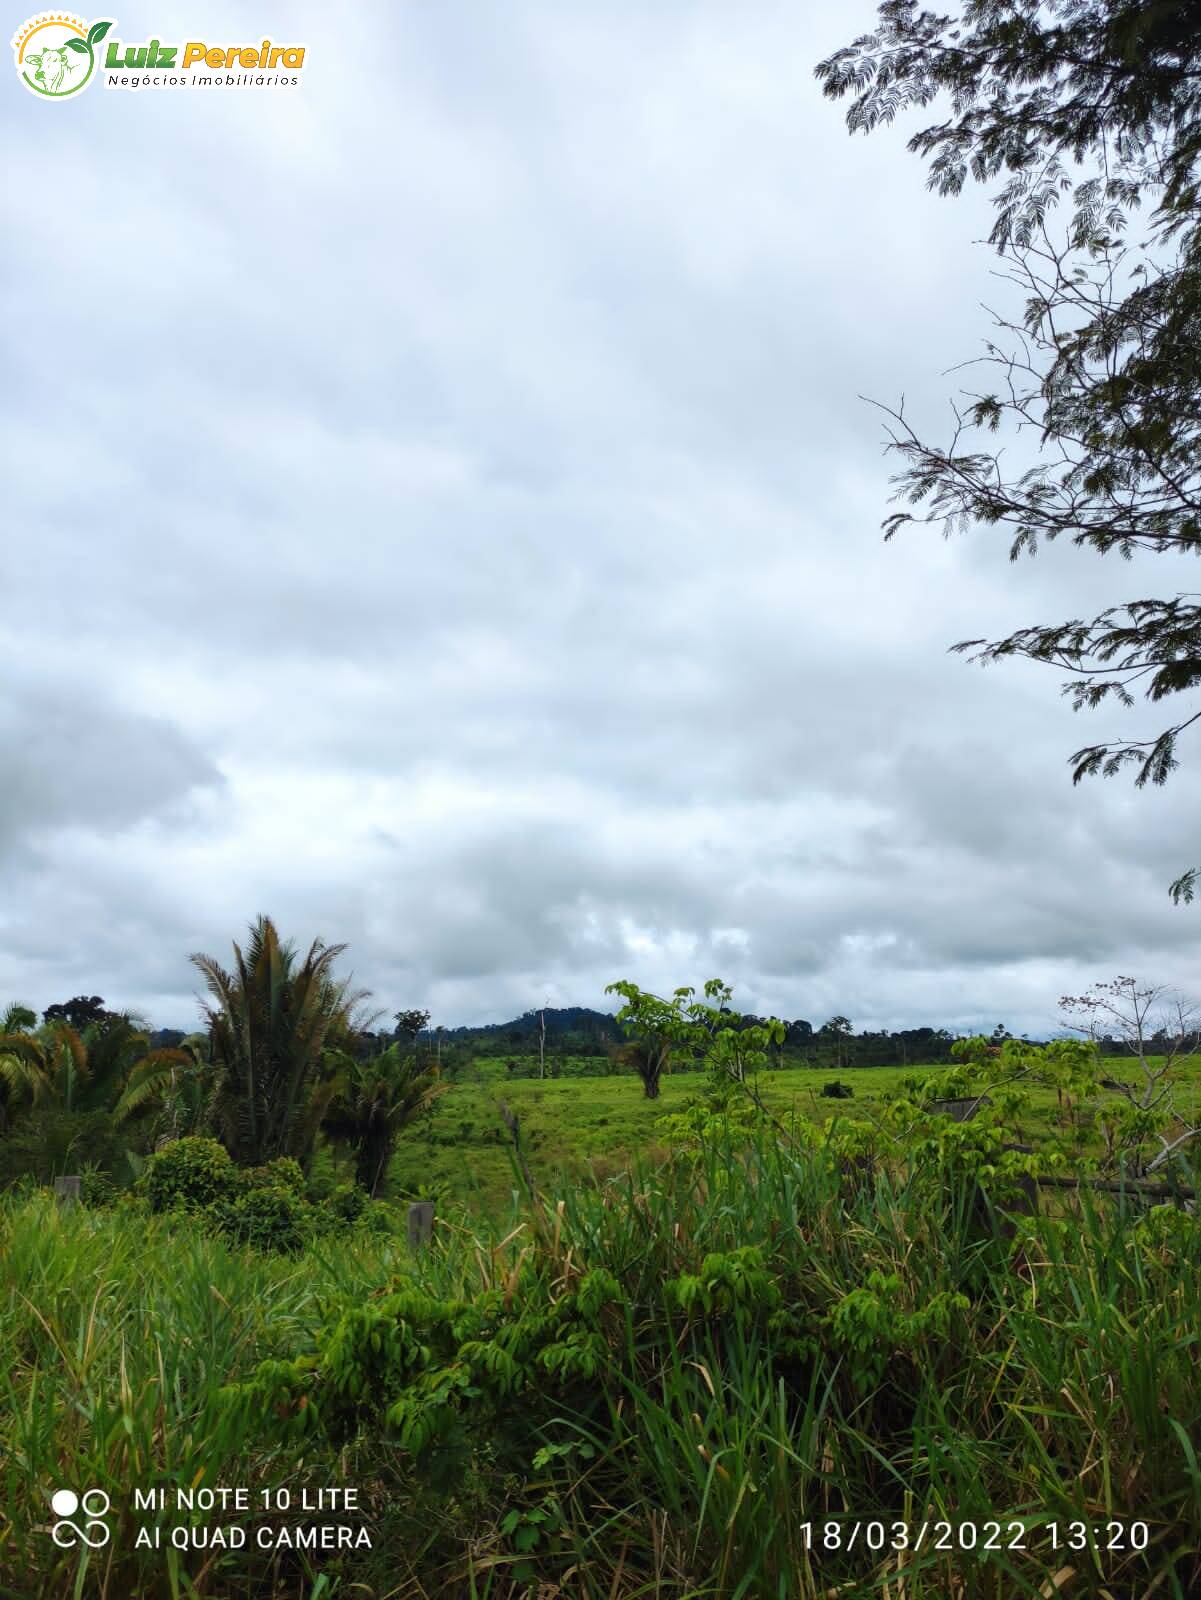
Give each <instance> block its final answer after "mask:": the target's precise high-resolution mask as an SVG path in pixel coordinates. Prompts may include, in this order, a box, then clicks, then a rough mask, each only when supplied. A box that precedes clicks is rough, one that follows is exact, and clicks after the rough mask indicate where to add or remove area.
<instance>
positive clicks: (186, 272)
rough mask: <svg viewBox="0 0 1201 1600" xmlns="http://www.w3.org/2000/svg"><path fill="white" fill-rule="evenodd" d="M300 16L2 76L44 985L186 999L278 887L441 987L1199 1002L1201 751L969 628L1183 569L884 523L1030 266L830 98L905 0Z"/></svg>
mask: <svg viewBox="0 0 1201 1600" xmlns="http://www.w3.org/2000/svg"><path fill="white" fill-rule="evenodd" d="M286 10H287V17H286V23H285V22H283V21H281V20H280V17H279V15H278V13H277V14H275V15H269V14H267V13H266V12H264V13H263V15H262V16H261V18H260V17H258V16H257V15H256V14H254V13H253V8H247V7H246V6H245V5H244V4H243V5H240V6H237V7H234V6H229V5H226V6H222V5H213V4H204V3H202V4H199V5H197V6H195V7H191V6H175V5H169V4H154V5H150V4H142V0H139V4H138V9H137V10H136V11H128V12H127V11H120V12H119V13H118V16H117V25H116V33H117V34H119V35H120V36H121V37H122V38H124V39H128V40H144V39H147V38H149V37H151V36H156V37H158V38H160V39H162V40H173V39H190V38H196V37H202V38H204V39H205V40H206V41H209V42H212V43H225V42H241V41H243V40H244V39H245V38H246V37H248V36H251V35H252V36H253V38H254V40H256V41H257V39H258V38H259V37H260V32H263V33H269V34H270V35H271V37H272V38H274V39H276V40H280V41H282V40H283V39H284V37H285V32H284V30H285V27H286V30H287V39H288V41H289V42H299V43H303V44H304V45H305V46H306V51H307V55H306V65H305V68H304V72H303V79H304V81H303V84H302V85H301V86H300V87H298V88H296V89H295V90H281V89H275V90H271V91H268V90H266V89H263V90H250V91H245V92H235V91H228V92H223V93H219V94H218V93H211V94H208V95H206V94H203V93H200V92H192V93H189V94H186V95H181V94H176V95H172V94H171V93H169V92H165V91H158V92H155V91H150V90H147V91H142V92H140V93H137V94H133V93H128V92H126V93H121V92H118V91H110V90H108V89H106V88H105V87H104V86H103V85H101V84H95V85H93V86H91V87H89V89H88V90H86V91H85V92H83V93H81V94H79V95H78V96H76V97H74V98H72V99H70V100H69V101H64V102H61V103H58V104H55V103H51V102H47V101H42V100H38V99H36V98H35V97H34V96H33V95H31V94H29V93H27V92H26V91H25V90H24V89H23V88H22V87H21V86H20V84H19V83H18V81H17V79H16V77H15V74H14V73H13V72H12V69H11V67H10V68H9V78H8V82H7V85H6V87H5V88H4V90H3V91H2V92H0V131H2V137H3V141H4V148H5V149H6V150H7V151H8V152H9V155H8V159H7V163H6V165H7V174H6V179H5V183H4V206H5V213H6V215H5V217H4V221H3V237H4V239H5V246H4V250H3V260H2V289H3V296H4V316H3V323H2V329H3V331H2V333H0V339H2V341H3V350H2V359H3V363H4V370H5V372H6V374H7V381H6V382H5V383H4V385H3V390H2V394H0V406H2V408H3V418H2V430H0V432H2V443H0V448H2V449H3V453H4V458H5V459H4V473H3V483H4V499H5V502H6V505H5V511H4V515H3V519H2V522H3V529H2V531H0V595H2V596H3V604H2V605H0V1006H2V1005H3V1004H5V1003H6V1002H7V1001H8V1000H9V999H19V1000H22V1001H24V1002H25V1003H27V1004H31V1005H34V1006H36V1007H37V1008H38V1009H42V1008H44V1007H45V1006H47V1005H49V1004H50V1003H52V1002H54V1001H58V1000H62V999H65V998H67V997H69V996H71V995H74V994H78V993H86V994H100V995H102V996H103V997H104V999H105V1000H106V1002H107V1003H108V1004H109V1005H110V1006H113V1007H119V1008H122V1009H126V1008H127V1009H132V1010H134V1011H137V1012H140V1013H142V1014H143V1015H145V1016H146V1017H147V1018H149V1019H150V1020H151V1021H153V1022H154V1023H155V1024H157V1025H159V1026H175V1027H183V1028H192V1027H194V1026H196V1025H197V1023H198V1020H199V1007H198V1000H197V995H198V993H199V989H200V979H199V974H198V973H197V972H196V971H195V969H194V968H193V967H192V966H191V965H190V962H189V955H190V954H191V953H192V952H195V951H204V952H208V953H210V954H213V955H216V956H217V957H218V958H220V959H225V958H228V956H229V954H230V951H231V945H232V941H233V940H234V939H236V938H240V937H241V936H242V934H243V933H244V932H245V930H246V928H247V926H248V924H249V923H250V922H251V920H252V919H253V918H254V917H255V916H256V915H258V914H259V913H262V912H265V913H268V914H269V915H271V916H272V917H273V918H274V919H275V921H276V923H277V925H278V926H279V927H280V929H281V932H282V933H284V935H285V936H288V937H291V938H294V939H295V940H296V941H297V942H298V943H300V944H301V945H304V946H307V944H308V942H309V941H310V940H311V939H313V938H314V937H321V938H323V939H324V940H326V941H327V942H330V943H334V942H338V943H341V942H345V943H346V944H347V945H348V947H349V948H348V950H347V952H346V955H345V957H344V958H343V962H342V970H347V971H349V970H353V972H354V975H355V978H356V980H357V981H358V982H359V983H361V984H363V985H365V986H366V987H368V988H369V989H370V990H371V991H372V992H373V995H374V1000H375V1004H376V1005H377V1006H379V1007H380V1008H381V1009H382V1010H384V1011H385V1012H388V1013H390V1012H392V1011H395V1010H397V1009H399V1008H401V1007H407V1006H413V1005H416V1006H422V1007H428V1008H429V1009H430V1010H431V1012H432V1013H433V1018H434V1021H436V1022H442V1023H444V1024H445V1025H447V1026H456V1025H459V1024H463V1023H475V1022H484V1021H493V1020H502V1019H505V1018H507V1017H511V1016H513V1015H515V1014H517V1013H520V1012H523V1011H525V1010H527V1009H530V1008H531V1007H535V1006H539V1005H542V1004H550V1005H572V1004H575V1005H593V1006H598V1007H602V1008H606V1009H608V1008H611V1007H612V1006H613V1004H614V1002H613V1001H612V1000H606V999H605V996H604V988H605V985H606V984H607V983H611V982H613V981H615V980H617V979H621V978H628V979H632V980H634V981H635V982H638V983H640V984H642V985H643V986H644V987H647V988H651V989H656V990H659V991H663V990H665V989H670V988H674V987H675V986H676V985H678V984H687V983H692V984H697V985H698V986H699V985H700V984H701V983H703V981H704V980H705V979H706V978H708V977H712V976H721V977H724V978H726V979H727V980H729V981H731V982H732V983H733V984H734V985H735V998H736V1002H737V1003H738V1004H740V1005H741V1007H742V1008H743V1009H746V1010H752V1011H757V1012H760V1013H768V1012H770V1013H773V1014H776V1015H780V1016H783V1017H786V1018H801V1017H804V1018H808V1019H809V1020H811V1021H812V1022H813V1023H814V1024H815V1025H817V1024H819V1023H820V1022H822V1021H824V1020H825V1019H826V1018H827V1017H828V1016H830V1015H832V1014H834V1013H836V1012H837V1013H842V1014H844V1015H846V1016H848V1017H849V1018H850V1019H851V1021H852V1023H853V1025H854V1026H855V1028H856V1030H857V1031H858V1030H861V1029H864V1028H876V1027H907V1026H914V1025H920V1024H927V1023H928V1024H931V1025H942V1026H947V1027H951V1028H955V1029H963V1030H969V1029H974V1028H976V1027H981V1026H983V1027H985V1028H986V1029H987V1028H991V1027H992V1025H993V1024H994V1023H996V1022H998V1021H1004V1022H1005V1023H1007V1024H1008V1025H1009V1026H1010V1027H1011V1028H1013V1029H1014V1030H1015V1031H1018V1030H1028V1031H1031V1032H1039V1033H1045V1032H1047V1031H1049V1030H1052V1029H1054V1028H1055V1027H1056V1025H1057V1011H1056V1006H1057V1001H1058V999H1059V997H1060V996H1061V995H1063V994H1065V993H1078V992H1080V991H1081V990H1082V989H1083V988H1085V987H1087V986H1088V985H1089V984H1090V983H1092V982H1093V981H1095V980H1099V979H1104V978H1109V977H1112V976H1114V975H1115V974H1118V973H1130V974H1132V975H1134V976H1137V977H1139V978H1141V979H1144V980H1146V981H1149V982H1162V983H1166V984H1170V985H1176V986H1179V987H1180V988H1181V989H1183V990H1184V991H1185V992H1186V993H1188V992H1191V993H1193V994H1196V992H1197V989H1198V987H1199V980H1198V978H1197V976H1196V975H1197V971H1198V956H1199V954H1201V909H1198V908H1197V907H1193V908H1180V907H1174V906H1173V905H1172V904H1171V902H1170V900H1169V897H1168V893H1167V886H1168V884H1169V882H1170V881H1171V879H1172V878H1174V877H1175V876H1176V875H1177V874H1178V873H1179V872H1180V871H1181V870H1183V868H1185V867H1186V866H1188V865H1190V864H1192V863H1193V862H1194V861H1195V860H1196V859H1197V851H1196V848H1195V845H1196V816H1197V809H1198V801H1199V799H1201V787H1199V785H1201V777H1199V773H1201V761H1198V760H1197V755H1198V752H1197V751H1196V750H1195V749H1193V750H1192V752H1191V755H1192V757H1193V760H1192V762H1191V764H1190V763H1188V762H1186V764H1185V767H1184V769H1183V770H1182V771H1181V773H1180V774H1178V775H1177V776H1176V777H1175V778H1174V779H1173V781H1172V782H1171V783H1170V784H1169V785H1168V786H1167V787H1165V788H1164V789H1162V790H1157V791H1154V792H1136V791H1135V790H1134V788H1133V787H1132V785H1131V784H1130V783H1129V782H1127V781H1126V780H1125V779H1112V780H1109V781H1100V780H1094V781H1092V782H1091V783H1086V784H1084V785H1081V786H1080V787H1078V788H1075V789H1073V787H1072V784H1071V778H1070V769H1069V766H1068V764H1067V757H1068V756H1069V755H1070V753H1071V752H1072V751H1073V750H1075V749H1076V748H1077V747H1078V746H1080V745H1082V744H1084V743H1088V742H1094V741H1096V740H1098V739H1101V738H1104V737H1106V736H1107V735H1109V734H1112V733H1115V732H1121V731H1125V730H1127V729H1128V728H1130V727H1133V726H1141V725H1143V724H1142V723H1140V722H1139V719H1138V718H1135V719H1134V720H1133V722H1131V721H1130V720H1128V719H1127V720H1125V721H1123V720H1121V719H1117V720H1115V719H1114V718H1113V717H1112V716H1111V714H1110V713H1109V712H1104V713H1102V712H1094V713H1082V714H1080V715H1075V716H1074V715H1073V714H1072V712H1071V709H1070V706H1069V704H1068V703H1067V702H1066V701H1065V700H1064V699H1063V698H1062V697H1061V696H1060V694H1059V690H1058V680H1057V678H1056V676H1055V675H1054V673H1048V672H1047V671H1046V670H1040V669H1038V668H1036V667H1034V666H1032V665H1030V664H1028V663H1015V664H1011V665H1005V666H994V667H990V668H988V669H981V668H980V667H978V666H972V665H970V664H968V663H967V662H965V660H964V659H963V658H962V657H959V656H954V655H949V654H948V653H947V652H948V647H949V646H950V645H952V644H953V643H955V642H956V641H957V640H959V639H962V638H964V637H975V636H999V635H1000V634H1001V633H1004V632H1008V631H1009V630H1011V629H1012V628H1015V627H1019V626H1022V625H1025V624H1029V623H1034V622H1048V621H1055V620H1059V619H1060V618H1062V617H1066V616H1078V615H1084V614H1086V613H1087V614H1091V613H1092V612H1093V611H1094V610H1096V609H1099V608H1100V606H1102V605H1105V604H1109V603H1114V602H1117V601H1120V600H1122V599H1124V598H1130V597H1131V596H1132V595H1134V594H1139V595H1142V594H1147V593H1149V594H1171V593H1175V592H1177V590H1180V589H1187V588H1190V587H1192V588H1195V587H1196V580H1195V576H1194V575H1193V574H1191V573H1190V572H1189V571H1187V570H1186V569H1185V568H1183V567H1176V566H1173V565H1172V564H1171V563H1170V562H1168V561H1166V560H1165V559H1164V558H1146V559H1144V560H1143V561H1142V562H1141V563H1139V562H1136V563H1135V564H1134V565H1133V567H1132V566H1131V565H1127V564H1118V563H1117V562H1116V558H1115V559H1114V560H1112V561H1111V562H1110V563H1107V562H1105V561H1104V560H1102V559H1101V558H1099V557H1097V556H1095V555H1091V554H1082V553H1080V552H1076V551H1073V550H1071V549H1070V548H1069V549H1062V550H1061V549H1058V548H1052V549H1051V550H1050V551H1048V552H1045V553H1040V555H1039V556H1038V557H1037V559H1036V560H1034V561H1029V560H1024V561H1022V562H1020V563H1018V564H1017V565H1012V564H1011V563H1010V562H1009V561H1008V559H1007V548H1006V541H1005V539H1004V536H1003V535H1002V534H1000V533H997V532H990V531H978V532H974V533H968V534H967V535H964V536H962V537H957V538H955V539H953V540H950V541H947V540H944V539H942V538H941V537H940V536H939V534H938V533H937V531H935V530H932V529H923V528H918V529H914V530H911V531H909V532H908V533H906V534H904V535H903V536H900V537H898V538H897V539H896V540H894V541H892V542H890V543H888V544H885V543H884V542H883V541H882V538H881V535H880V526H879V525H880V522H881V520H882V518H883V517H884V516H885V515H886V514H887V511H888V509H889V506H888V494H889V486H888V476H889V472H890V470H892V469H891V468H890V464H889V461H888V460H887V459H886V458H885V456H884V454H883V450H882V446H883V442H884V439H883V429H882V422H881V416H880V413H879V412H878V411H876V410H874V409H873V407H872V405H871V404H870V403H869V402H868V400H865V399H864V398H862V397H864V396H867V397H871V398H874V399H876V400H879V401H882V402H885V403H892V404H895V403H896V402H897V401H898V400H899V399H900V397H901V396H902V394H903V395H904V397H905V404H906V410H907V413H908V414H909V415H910V416H912V417H913V418H914V420H915V422H916V423H917V424H919V425H921V426H923V427H924V428H925V431H927V432H928V433H930V434H932V435H937V436H942V435H943V434H944V433H945V431H946V430H945V423H946V419H947V417H948V415H949V413H948V409H947V406H948V400H949V398H950V397H951V396H952V395H954V394H955V393H956V392H957V390H958V389H959V388H960V387H962V386H963V384H964V382H965V379H964V376H963V375H962V374H959V375H956V374H949V373H948V369H950V368H951V367H953V366H955V365H956V364H957V363H960V362H963V361H965V360H967V359H969V358H970V357H972V356H974V355H976V354H978V352H979V350H980V347H981V342H982V340H983V339H984V338H985V337H986V336H987V335H988V333H989V331H990V324H989V317H988V314H987V312H986V311H985V310H984V309H983V307H984V305H986V304H987V305H994V304H996V303H998V302H999V301H1003V296H1004V294H1005V289H1004V286H1003V285H1002V284H1000V283H999V282H998V280H997V278H996V276H995V274H996V270H997V265H998V263H997V261H996V258H995V256H993V255H992V254H991V253H990V252H989V250H988V249H987V248H986V247H984V246H983V245H981V244H980V243H978V242H977V241H979V240H980V239H981V238H982V237H983V236H984V235H985V234H986V232H987V230H988V227H989V222H990V214H989V210H988V204H987V198H986V197H985V196H984V195H983V194H981V193H979V192H977V193H974V194H969V195H965V196H964V197H962V198H961V199H959V200H954V201H951V200H945V199H939V198H937V197H935V196H932V195H930V194H928V193H927V192H926V190H925V187H924V172H923V170H922V167H921V165H920V163H919V161H918V160H917V158H915V157H913V156H910V155H908V154H907V153H906V152H905V150H904V138H905V129H904V127H898V128H896V129H893V130H889V131H884V132H881V133H878V134H876V135H874V136H873V137H872V138H870V139H865V138H863V137H857V138H854V139H852V138H851V137H850V136H849V135H848V134H847V132H846V130H845V127H844V125H843V120H842V117H843V109H844V108H843V107H840V106H838V105H835V104H831V103H830V102H827V101H825V100H823V99H822V97H821V95H820V91H819V89H818V86H817V84H816V82H815V80H814V77H813V67H814V64H815V63H816V61H817V60H819V59H820V58H821V57H822V56H823V55H825V54H827V53H829V52H830V51H831V50H833V49H835V48H837V47H838V46H839V45H842V44H844V43H847V42H849V40H850V38H852V37H853V36H855V35H856V34H858V33H860V32H862V31H864V30H865V29H866V28H867V27H869V26H870V24H871V21H872V17H873V15H874V10H873V7H872V6H870V5H866V4H859V3H856V4H854V5H851V4H848V5H845V6H844V5H833V4H825V5H816V4H815V5H810V6H798V5H797V4H796V3H795V0H780V3H777V0H746V3H745V4H742V5H739V6H738V7H736V8H733V9H732V8H731V7H730V6H729V4H728V3H724V0H723V3H717V0H688V3H687V4H685V3H683V0H658V3H656V5H654V6H653V7H650V6H646V5H644V4H633V3H630V0H603V3H601V0H574V3H573V4H572V5H570V6H563V5H559V4H555V3H553V0H534V3H531V0H506V4H505V5H504V6H503V7H501V6H493V7H488V6H481V5H479V4H478V3H475V0H440V3H439V4H437V5H433V4H430V3H428V0H426V3H420V0H410V3H407V4H393V5H390V6H384V7H377V6H372V5H367V4H364V5H360V6H356V7H355V8H353V11H351V10H345V9H340V8H332V7H328V6H324V7H316V6H304V5H296V4H290V5H289V6H288V7H287V8H286ZM239 18H240V20H239ZM21 20H22V19H21V18H20V17H19V16H17V15H16V14H15V13H14V14H13V16H12V18H11V24H12V27H13V28H14V29H15V28H16V26H17V25H18V24H19V22H20V21H21ZM1145 721H1146V719H1145V718H1144V719H1143V723H1145ZM1146 725H1148V726H1150V724H1146Z"/></svg>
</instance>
